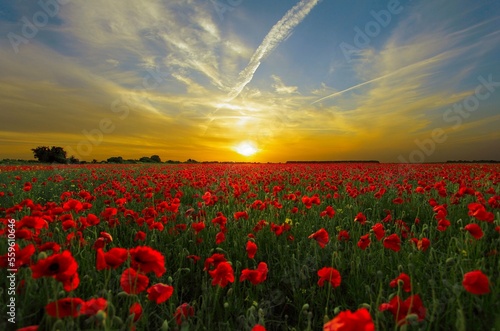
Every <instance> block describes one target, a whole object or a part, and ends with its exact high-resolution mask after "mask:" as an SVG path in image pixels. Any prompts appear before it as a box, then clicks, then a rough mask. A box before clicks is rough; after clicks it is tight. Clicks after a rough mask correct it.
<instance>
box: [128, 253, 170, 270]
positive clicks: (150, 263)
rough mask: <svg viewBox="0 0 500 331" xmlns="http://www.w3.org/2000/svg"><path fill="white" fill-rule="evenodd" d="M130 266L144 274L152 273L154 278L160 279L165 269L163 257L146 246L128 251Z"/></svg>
mask: <svg viewBox="0 0 500 331" xmlns="http://www.w3.org/2000/svg"><path fill="white" fill-rule="evenodd" d="M129 253H130V259H131V262H132V263H131V266H132V268H134V269H137V270H140V271H142V272H144V273H148V272H150V271H153V272H154V273H155V275H156V277H161V276H162V275H163V274H164V273H165V271H167V269H165V257H164V256H163V254H161V253H160V252H158V251H157V250H154V249H152V248H151V247H148V246H137V247H135V248H131V249H130V250H129Z"/></svg>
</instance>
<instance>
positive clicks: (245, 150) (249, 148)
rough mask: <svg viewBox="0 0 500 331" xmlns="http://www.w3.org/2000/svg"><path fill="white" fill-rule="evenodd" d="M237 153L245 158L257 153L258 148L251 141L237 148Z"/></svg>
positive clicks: (242, 143) (244, 142)
mask: <svg viewBox="0 0 500 331" xmlns="http://www.w3.org/2000/svg"><path fill="white" fill-rule="evenodd" d="M235 150H236V152H238V153H239V154H241V155H244V156H251V155H254V154H255V153H257V147H255V144H254V143H253V142H251V141H243V142H241V143H240V144H239V145H238V146H236V148H235Z"/></svg>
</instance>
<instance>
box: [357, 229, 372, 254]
mask: <svg viewBox="0 0 500 331" xmlns="http://www.w3.org/2000/svg"><path fill="white" fill-rule="evenodd" d="M370 242H371V241H370V234H369V233H367V234H365V235H363V236H361V237H360V238H359V240H358V247H359V248H361V249H362V250H365V249H366V247H368V246H369V245H370Z"/></svg>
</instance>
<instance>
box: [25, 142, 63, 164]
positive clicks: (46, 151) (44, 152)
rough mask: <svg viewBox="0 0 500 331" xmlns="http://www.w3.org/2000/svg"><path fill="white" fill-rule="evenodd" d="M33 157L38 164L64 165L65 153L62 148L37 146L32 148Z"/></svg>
mask: <svg viewBox="0 0 500 331" xmlns="http://www.w3.org/2000/svg"><path fill="white" fill-rule="evenodd" d="M32 151H33V156H34V157H35V159H37V160H38V161H39V162H44V163H54V162H56V163H66V162H67V160H66V151H65V150H64V149H63V148H62V147H56V146H52V147H51V148H49V147H47V146H39V147H37V148H33V149H32Z"/></svg>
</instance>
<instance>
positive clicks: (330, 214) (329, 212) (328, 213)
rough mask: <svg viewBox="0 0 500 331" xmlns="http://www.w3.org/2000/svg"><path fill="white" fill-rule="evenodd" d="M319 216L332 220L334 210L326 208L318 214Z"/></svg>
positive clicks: (330, 207) (329, 207)
mask: <svg viewBox="0 0 500 331" xmlns="http://www.w3.org/2000/svg"><path fill="white" fill-rule="evenodd" d="M319 216H321V217H324V216H328V217H329V218H332V217H333V216H335V210H334V209H333V207H332V206H327V207H326V209H325V210H324V211H322V212H321V213H319Z"/></svg>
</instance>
